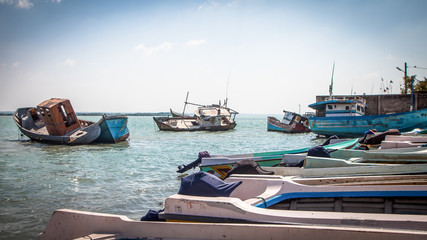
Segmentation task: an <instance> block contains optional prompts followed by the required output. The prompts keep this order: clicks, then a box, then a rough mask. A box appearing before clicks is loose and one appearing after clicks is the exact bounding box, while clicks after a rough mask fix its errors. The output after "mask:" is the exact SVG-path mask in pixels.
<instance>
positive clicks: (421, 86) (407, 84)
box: [400, 75, 427, 94]
mask: <svg viewBox="0 0 427 240" xmlns="http://www.w3.org/2000/svg"><path fill="white" fill-rule="evenodd" d="M416 77H417V75H413V76H411V77H409V76H406V77H404V78H403V82H404V85H403V87H402V88H401V89H400V93H401V94H408V93H411V82H413V87H414V92H422V91H427V78H425V77H424V80H418V79H416Z"/></svg>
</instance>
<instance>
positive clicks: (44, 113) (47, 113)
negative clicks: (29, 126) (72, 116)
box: [40, 108, 50, 117]
mask: <svg viewBox="0 0 427 240" xmlns="http://www.w3.org/2000/svg"><path fill="white" fill-rule="evenodd" d="M40 112H41V113H42V115H43V116H49V117H50V111H49V108H40Z"/></svg>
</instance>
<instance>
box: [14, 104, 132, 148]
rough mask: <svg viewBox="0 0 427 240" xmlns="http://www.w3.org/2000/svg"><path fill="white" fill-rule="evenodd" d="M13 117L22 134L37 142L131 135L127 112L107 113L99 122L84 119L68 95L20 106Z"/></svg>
mask: <svg viewBox="0 0 427 240" xmlns="http://www.w3.org/2000/svg"><path fill="white" fill-rule="evenodd" d="M13 119H14V121H15V123H16V125H17V126H18V128H19V130H20V131H21V133H22V134H23V135H25V136H27V137H28V138H30V139H31V140H33V141H38V142H46V143H56V144H89V143H92V142H101V143H110V142H117V141H122V140H125V139H126V138H127V137H128V136H129V131H128V129H127V117H126V116H108V117H107V116H104V117H103V118H102V119H101V120H100V121H99V122H93V121H86V120H82V119H79V118H77V115H76V113H75V111H74V109H73V107H72V105H71V103H70V101H69V100H68V99H60V98H52V99H49V100H46V101H44V102H42V103H40V104H39V105H37V107H28V108H18V109H17V110H16V111H15V113H14V115H13Z"/></svg>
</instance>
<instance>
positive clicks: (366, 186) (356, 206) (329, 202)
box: [159, 172, 427, 231]
mask: <svg viewBox="0 0 427 240" xmlns="http://www.w3.org/2000/svg"><path fill="white" fill-rule="evenodd" d="M201 173H203V172H198V173H196V174H201ZM205 174H206V173H205ZM210 176H211V178H213V177H214V176H212V175H210ZM186 178H191V179H189V180H191V181H192V182H191V184H185V182H186V181H187V180H188V179H185V178H183V180H182V184H181V188H180V191H179V192H178V194H175V195H172V196H171V197H169V198H167V199H166V201H165V209H164V211H163V212H161V213H160V214H159V217H160V218H161V219H166V220H167V221H191V222H210V223H213V222H221V223H254V224H258V223H265V224H273V223H274V224H287V225H289V224H295V225H298V224H304V225H322V226H341V227H344V226H345V227H356V226H357V227H362V228H372V229H394V230H397V229H399V230H403V231H425V226H427V205H426V204H425V203H426V201H427V176H426V175H393V176H387V175H382V176H363V177H360V176H357V177H348V176H347V177H332V178H331V177H330V178H326V177H324V178H298V177H283V176H275V175H273V176H271V175H232V176H231V177H229V178H227V179H226V180H225V181H224V182H215V181H212V183H211V182H209V181H207V180H206V178H205V177H204V176H202V177H198V176H193V175H189V176H187V177H186ZM198 179H202V180H204V182H205V184H207V185H209V186H205V187H203V189H206V191H207V190H208V189H212V188H213V189H215V191H213V192H212V193H211V194H212V195H209V193H206V192H204V193H200V191H198V190H197V191H196V192H194V194H191V188H192V187H195V188H196V189H201V188H202V187H201V185H200V183H198V182H197V180H198ZM218 180H219V179H218ZM218 180H217V181H218ZM219 181H221V180H219ZM187 187H189V188H190V189H187Z"/></svg>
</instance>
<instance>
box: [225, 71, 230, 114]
mask: <svg viewBox="0 0 427 240" xmlns="http://www.w3.org/2000/svg"><path fill="white" fill-rule="evenodd" d="M230 74H231V72H228V79H227V88H226V89H225V101H224V107H227V102H228V83H229V82H230Z"/></svg>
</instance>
